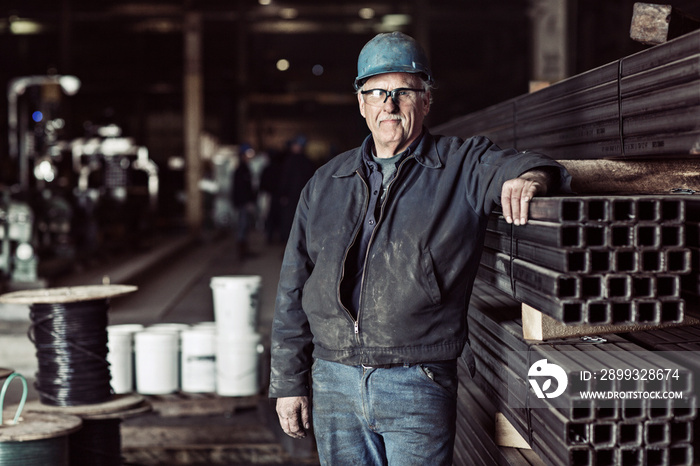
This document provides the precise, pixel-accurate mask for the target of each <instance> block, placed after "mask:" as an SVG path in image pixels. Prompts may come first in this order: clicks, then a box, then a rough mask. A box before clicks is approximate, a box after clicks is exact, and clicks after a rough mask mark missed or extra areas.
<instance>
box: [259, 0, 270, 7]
mask: <svg viewBox="0 0 700 466" xmlns="http://www.w3.org/2000/svg"><path fill="white" fill-rule="evenodd" d="M258 3H259V4H261V5H262V6H267V5H269V4H270V3H272V0H258Z"/></svg>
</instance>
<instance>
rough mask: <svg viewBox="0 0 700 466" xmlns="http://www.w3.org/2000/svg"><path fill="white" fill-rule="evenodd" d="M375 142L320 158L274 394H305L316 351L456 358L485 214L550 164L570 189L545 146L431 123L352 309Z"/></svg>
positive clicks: (288, 295)
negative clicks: (505, 142)
mask: <svg viewBox="0 0 700 466" xmlns="http://www.w3.org/2000/svg"><path fill="white" fill-rule="evenodd" d="M367 144H372V140H371V136H370V137H368V138H367V139H366V140H365V142H364V143H363V146H362V147H360V148H356V149H353V150H350V151H348V152H345V153H343V154H340V155H338V156H337V157H335V158H333V159H332V160H331V161H329V162H328V163H327V164H326V165H324V166H323V167H321V168H320V169H319V170H318V171H317V172H316V173H315V175H314V176H313V177H312V179H311V180H310V181H309V183H308V184H307V185H306V187H305V188H304V191H303V193H302V195H301V198H300V200H299V204H298V207H297V211H296V216H295V218H294V225H293V227H292V231H291V235H290V238H289V241H288V243H287V248H286V251H285V254H284V259H283V262H282V270H281V274H280V281H279V286H278V291H277V300H276V308H275V315H274V318H273V323H272V348H271V349H272V366H271V368H272V371H271V378H270V396H271V397H284V396H303V395H308V394H309V388H308V375H309V371H310V369H311V364H312V362H313V359H314V358H319V359H325V360H329V361H335V362H339V363H343V364H350V365H359V364H365V365H369V366H372V365H381V364H397V363H419V362H430V361H441V360H448V359H454V358H457V357H459V356H460V354H461V353H462V351H463V349H464V346H465V344H466V342H467V305H468V303H469V297H470V294H471V290H472V285H473V283H474V278H475V277H476V272H477V268H478V267H479V260H480V256H481V250H482V246H483V241H484V235H485V232H486V223H487V219H488V216H489V213H490V212H491V210H492V208H493V207H494V206H495V205H496V204H497V203H500V195H501V187H502V185H503V183H504V182H505V181H507V180H509V179H512V178H516V177H518V176H519V175H521V174H522V173H524V172H526V171H528V170H531V169H533V168H536V167H544V166H550V167H552V166H553V167H557V168H559V170H560V172H561V180H559V181H560V183H559V184H560V187H561V188H562V189H563V190H564V191H567V190H568V189H569V182H570V176H569V174H568V172H566V170H565V169H564V168H563V167H562V166H561V165H559V164H557V163H556V162H554V161H553V160H551V159H550V158H548V157H546V156H544V155H541V154H536V153H532V152H517V151H515V150H502V149H500V148H499V147H498V146H496V145H495V144H493V143H492V142H491V141H489V140H488V139H486V138H484V137H473V138H470V139H467V140H466V141H463V140H461V139H459V138H457V137H444V136H433V135H431V134H430V133H428V132H427V131H425V133H424V136H423V138H422V140H421V141H420V143H419V144H418V146H417V147H416V149H415V150H414V151H413V152H412V153H411V154H410V155H409V156H408V157H407V158H405V159H404V160H403V161H402V162H401V164H400V165H399V168H398V171H397V174H396V177H395V179H394V181H393V182H392V184H391V186H390V187H389V188H388V191H387V193H386V197H385V199H384V202H383V204H382V206H381V210H380V213H379V216H378V219H377V225H376V228H375V230H374V232H373V234H372V237H371V239H370V243H369V246H368V249H367V254H366V257H365V268H364V273H363V277H362V285H361V297H360V307H359V309H358V312H357V317H356V318H355V317H353V315H352V313H350V312H349V311H348V310H347V309H346V308H345V307H344V306H343V305H342V303H341V300H340V292H339V289H340V283H341V281H342V278H343V276H342V275H343V269H344V263H345V261H346V259H347V255H348V251H349V250H350V248H351V247H352V244H353V242H354V241H356V240H357V236H358V232H359V231H360V223H361V222H362V221H363V220H364V219H365V212H366V209H367V204H368V199H369V192H368V187H367V183H366V181H365V180H364V179H363V177H362V175H361V173H362V172H363V170H362V168H361V164H362V163H363V161H362V156H361V154H362V150H363V148H364V147H365V146H366V145H367ZM555 185H556V183H555ZM555 189H556V186H555Z"/></svg>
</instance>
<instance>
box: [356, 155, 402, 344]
mask: <svg viewBox="0 0 700 466" xmlns="http://www.w3.org/2000/svg"><path fill="white" fill-rule="evenodd" d="M410 158H413V156H409V157H406V158H405V159H404V160H403V162H401V163H400V164H399V167H398V168H397V169H396V174H395V175H394V178H393V179H392V180H391V181H390V182H389V184H388V185H387V187H386V193H385V194H384V201H383V202H382V203H381V205H380V206H379V218H377V224H376V225H375V226H374V229H373V230H372V235H371V236H370V237H369V242H368V243H367V251H365V259H364V266H363V267H362V277H361V278H360V301H359V303H358V305H357V319H355V335H356V337H357V340H358V342H359V334H360V312H361V309H362V296H363V293H362V289H363V288H364V286H365V275H366V274H367V258H368V257H369V250H370V248H371V247H372V242H373V241H374V235H375V233H376V232H377V228H379V224H380V223H381V221H382V219H383V218H384V206H385V205H386V202H387V200H388V199H389V191H390V190H391V187H392V186H393V184H394V182H395V181H396V180H397V179H398V178H399V173H401V168H402V167H403V166H404V165H405V164H406V162H407V161H408V160H409V159H410ZM358 173H359V172H358ZM360 179H362V177H360ZM362 182H363V183H364V180H362ZM365 187H366V188H367V190H369V187H367V183H365ZM367 194H368V195H369V192H368V193H367ZM368 199H369V198H368ZM365 209H367V207H365ZM355 238H357V234H355ZM348 312H349V311H348Z"/></svg>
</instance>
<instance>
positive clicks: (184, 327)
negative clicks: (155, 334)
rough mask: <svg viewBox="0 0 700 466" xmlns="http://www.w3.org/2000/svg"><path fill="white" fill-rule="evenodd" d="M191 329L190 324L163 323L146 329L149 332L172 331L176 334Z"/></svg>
mask: <svg viewBox="0 0 700 466" xmlns="http://www.w3.org/2000/svg"><path fill="white" fill-rule="evenodd" d="M188 328H190V326H189V324H180V323H174V322H162V323H159V324H153V325H149V326H148V327H146V329H147V330H172V331H175V332H182V331H184V330H187V329H188Z"/></svg>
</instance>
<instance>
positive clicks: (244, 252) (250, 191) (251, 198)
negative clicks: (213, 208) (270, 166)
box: [231, 144, 257, 259]
mask: <svg viewBox="0 0 700 466" xmlns="http://www.w3.org/2000/svg"><path fill="white" fill-rule="evenodd" d="M253 157H255V150H254V149H253V148H252V147H251V146H249V145H248V144H241V147H240V150H239V153H238V167H236V169H235V170H234V172H233V190H232V191H231V195H232V201H233V208H234V209H236V211H237V212H238V221H237V224H236V240H237V242H238V255H239V258H240V259H245V258H246V257H247V256H248V255H249V253H250V250H249V245H248V234H249V233H250V229H251V228H252V227H253V225H254V222H255V207H256V200H257V198H256V194H255V189H254V188H253V173H252V171H251V170H250V161H251V160H252V158H253Z"/></svg>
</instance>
